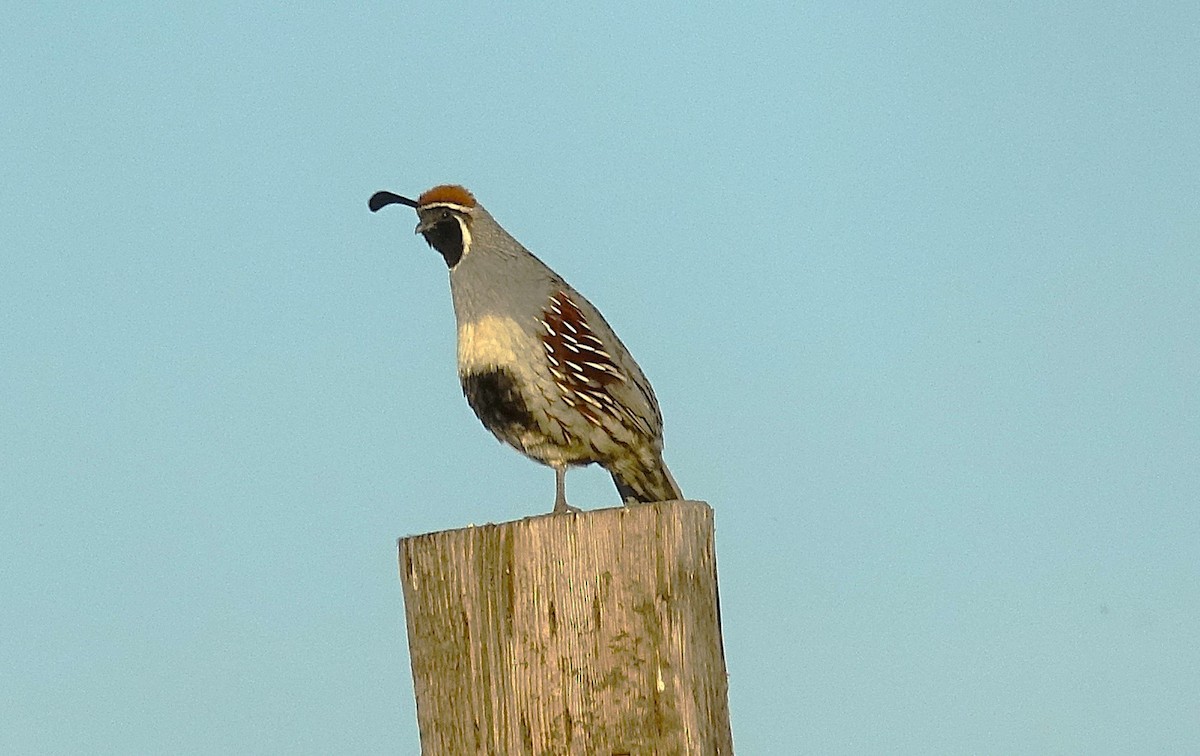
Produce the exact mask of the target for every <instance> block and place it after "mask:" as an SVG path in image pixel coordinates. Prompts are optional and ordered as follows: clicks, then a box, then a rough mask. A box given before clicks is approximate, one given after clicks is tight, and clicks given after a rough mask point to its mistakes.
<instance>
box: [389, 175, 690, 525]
mask: <svg viewBox="0 0 1200 756" xmlns="http://www.w3.org/2000/svg"><path fill="white" fill-rule="evenodd" d="M392 204H400V205H406V206H408V207H411V208H414V209H415V210H416V211H417V217H418V220H419V222H418V223H417V228H416V232H417V233H419V234H421V235H423V236H424V237H425V241H426V242H428V244H429V246H430V247H432V248H433V249H435V250H437V251H438V252H439V253H441V255H442V258H443V259H444V260H445V261H446V266H447V267H448V268H449V269H450V293H451V297H452V299H453V302H454V316H455V320H456V321H457V325H458V376H459V380H460V381H461V383H462V390H463V394H464V395H465V396H466V399H467V403H468V404H470V406H471V409H472V410H474V412H475V414H476V416H478V417H479V420H480V421H481V422H482V423H483V425H484V427H486V428H487V429H488V430H489V431H491V432H492V434H493V435H495V436H496V438H498V439H499V440H500V441H502V442H503V443H506V444H508V445H509V446H512V447H513V448H515V449H516V450H517V451H519V452H521V453H523V454H525V455H526V456H527V457H529V458H530V459H533V460H535V461H537V462H541V463H542V464H544V465H548V466H549V467H551V468H553V469H554V473H555V497H554V509H553V512H555V513H562V512H568V511H579V510H577V509H576V508H575V507H572V506H569V505H568V504H567V497H566V488H565V478H566V470H567V468H568V467H571V466H582V465H588V464H592V463H595V464H599V465H600V466H602V467H603V468H604V469H606V470H607V471H608V472H609V473H610V474H611V475H612V478H613V482H614V483H615V484H616V486H617V491H618V492H619V493H620V496H621V499H622V501H623V502H624V503H626V504H628V503H629V502H630V501H631V500H633V501H639V502H649V501H666V500H671V499H682V498H683V494H682V493H681V492H680V490H679V486H678V485H676V483H675V480H674V478H672V477H671V473H670V471H668V470H667V466H666V465H665V464H664V463H663V458H662V448H663V436H662V427H663V421H662V413H661V412H660V410H659V407H658V401H657V400H656V399H655V398H654V391H653V390H652V389H651V388H650V382H649V381H648V380H646V376H645V375H644V374H643V373H642V370H641V368H639V367H638V364H637V363H636V362H634V360H633V357H632V356H630V354H629V351H628V350H627V349H626V348H625V345H624V344H622V343H621V340H620V339H619V338H617V335H616V334H615V333H614V332H613V330H612V328H610V327H609V325H608V323H607V322H606V321H605V320H604V317H603V316H602V315H601V314H600V311H599V310H597V309H596V308H595V307H593V306H592V304H591V302H589V301H587V300H586V299H584V297H583V296H582V295H581V294H580V293H579V292H577V291H575V289H573V288H572V287H571V286H570V285H569V284H567V283H566V281H564V280H563V279H562V278H561V277H560V276H559V275H558V274H557V273H555V272H554V271H553V270H551V269H550V268H549V267H548V266H547V265H546V264H545V263H543V262H542V261H541V260H539V259H538V258H536V257H534V256H533V254H532V253H530V252H529V251H528V250H527V249H525V247H523V246H522V245H521V243H520V242H518V241H517V240H516V239H514V238H513V237H512V236H511V235H509V233H508V232H507V231H505V230H504V229H503V228H501V226H500V224H499V223H497V222H496V220H495V219H494V218H492V216H491V215H490V214H489V213H488V212H487V210H485V209H484V208H483V206H482V205H480V204H479V203H478V202H476V201H475V197H474V196H472V194H471V193H470V192H468V191H467V190H466V189H464V188H463V187H461V186H452V185H442V186H435V187H434V188H432V189H430V190H429V191H427V192H425V193H424V194H422V195H421V196H420V197H418V198H417V199H416V200H412V199H409V198H407V197H402V196H400V195H398V194H393V193H392V192H387V191H381V192H376V193H375V194H374V195H373V196H372V197H371V199H370V202H369V203H368V207H369V208H370V209H371V211H372V212H377V211H378V210H380V209H381V208H383V207H386V206H388V205H392Z"/></svg>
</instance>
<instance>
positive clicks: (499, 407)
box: [462, 368, 536, 446]
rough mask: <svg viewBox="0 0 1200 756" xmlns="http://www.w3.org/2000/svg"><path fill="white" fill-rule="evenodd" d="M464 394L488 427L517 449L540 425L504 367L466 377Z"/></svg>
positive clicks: (470, 374) (513, 379)
mask: <svg viewBox="0 0 1200 756" xmlns="http://www.w3.org/2000/svg"><path fill="white" fill-rule="evenodd" d="M462 388H463V395H464V396H466V397H467V404H469V405H471V409H473V410H475V414H476V415H477V416H478V417H479V420H480V421H481V422H482V423H483V425H484V427H486V428H487V429H488V430H490V431H491V432H492V433H495V434H496V435H497V436H499V437H500V438H501V439H503V440H504V441H507V442H508V443H510V444H513V445H514V446H515V445H517V444H516V443H514V441H515V439H516V437H519V436H520V434H521V431H524V430H526V429H530V428H533V427H534V426H535V425H536V423H535V422H534V419H533V414H532V413H530V411H529V406H528V405H527V404H526V403H525V397H524V396H522V395H521V390H520V389H519V388H517V381H516V379H515V378H513V374H512V373H510V372H509V371H507V370H504V369H502V368H496V369H493V370H487V371H483V372H479V373H468V374H466V375H464V376H462Z"/></svg>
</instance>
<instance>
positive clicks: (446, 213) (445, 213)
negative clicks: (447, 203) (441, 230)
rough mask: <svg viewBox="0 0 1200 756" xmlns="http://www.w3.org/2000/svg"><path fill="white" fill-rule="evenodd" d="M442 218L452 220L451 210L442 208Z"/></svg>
mask: <svg viewBox="0 0 1200 756" xmlns="http://www.w3.org/2000/svg"><path fill="white" fill-rule="evenodd" d="M442 220H450V211H449V210H447V209H445V208H442Z"/></svg>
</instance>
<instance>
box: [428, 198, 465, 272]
mask: <svg viewBox="0 0 1200 756" xmlns="http://www.w3.org/2000/svg"><path fill="white" fill-rule="evenodd" d="M421 233H422V234H423V235H424V236H425V241H427V242H429V246H431V247H433V248H434V249H436V250H437V251H438V252H440V253H441V254H442V259H444V260H445V261H446V267H447V268H453V267H454V266H455V265H458V261H459V260H461V259H462V256H463V237H462V226H460V225H459V221H458V218H456V217H454V215H453V214H452V213H451V212H450V211H449V210H443V211H442V212H441V214H440V217H439V218H438V219H437V220H436V221H434V224H433V225H432V226H430V227H429V228H427V229H425V230H424V231H422V232H421Z"/></svg>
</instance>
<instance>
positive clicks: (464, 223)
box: [454, 215, 471, 257]
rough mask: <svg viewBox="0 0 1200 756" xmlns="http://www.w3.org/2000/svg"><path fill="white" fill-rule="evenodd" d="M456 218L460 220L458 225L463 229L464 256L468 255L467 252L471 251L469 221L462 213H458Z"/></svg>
mask: <svg viewBox="0 0 1200 756" xmlns="http://www.w3.org/2000/svg"><path fill="white" fill-rule="evenodd" d="M454 218H455V220H457V221H458V227H459V228H460V229H462V240H463V250H462V256H463V257H466V256H467V253H468V252H470V251H471V229H469V228H468V227H467V221H466V219H464V218H463V217H462V216H461V215H456V216H454Z"/></svg>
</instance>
